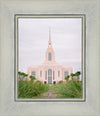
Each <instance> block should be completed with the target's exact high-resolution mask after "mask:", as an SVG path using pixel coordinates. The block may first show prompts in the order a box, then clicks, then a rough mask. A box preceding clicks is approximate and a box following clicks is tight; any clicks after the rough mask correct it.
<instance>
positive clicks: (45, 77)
mask: <svg viewBox="0 0 100 116" xmlns="http://www.w3.org/2000/svg"><path fill="white" fill-rule="evenodd" d="M45 80H47V71H45Z"/></svg>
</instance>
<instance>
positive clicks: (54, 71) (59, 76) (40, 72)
mask: <svg viewBox="0 0 100 116" xmlns="http://www.w3.org/2000/svg"><path fill="white" fill-rule="evenodd" d="M72 72H73V68H72V67H71V66H67V65H59V64H58V63H57V62H56V61H55V53H54V50H53V48H52V42H51V28H50V27H49V42H48V48H47V50H46V53H45V61H44V63H43V64H42V65H38V66H30V67H28V69H27V73H28V79H29V80H30V78H29V76H30V75H32V76H34V77H35V78H36V79H37V80H39V81H41V82H43V83H47V84H55V83H58V82H59V81H65V77H66V76H67V75H70V74H71V73H72ZM69 80H71V77H70V78H69Z"/></svg>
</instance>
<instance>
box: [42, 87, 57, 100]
mask: <svg viewBox="0 0 100 116" xmlns="http://www.w3.org/2000/svg"><path fill="white" fill-rule="evenodd" d="M42 97H43V98H56V97H57V94H55V93H54V91H53V89H52V88H50V89H49V91H48V92H47V93H44V94H43V95H42Z"/></svg>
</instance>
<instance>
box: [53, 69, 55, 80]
mask: <svg viewBox="0 0 100 116" xmlns="http://www.w3.org/2000/svg"><path fill="white" fill-rule="evenodd" d="M53 80H55V71H53Z"/></svg>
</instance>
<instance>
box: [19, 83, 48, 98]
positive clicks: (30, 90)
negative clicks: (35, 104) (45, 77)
mask: <svg viewBox="0 0 100 116" xmlns="http://www.w3.org/2000/svg"><path fill="white" fill-rule="evenodd" d="M48 90H49V85H47V84H46V85H45V84H43V83H41V82H40V81H36V82H34V81H19V82H18V97H19V98H32V97H34V96H38V95H40V94H41V93H43V92H46V91H48Z"/></svg>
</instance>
